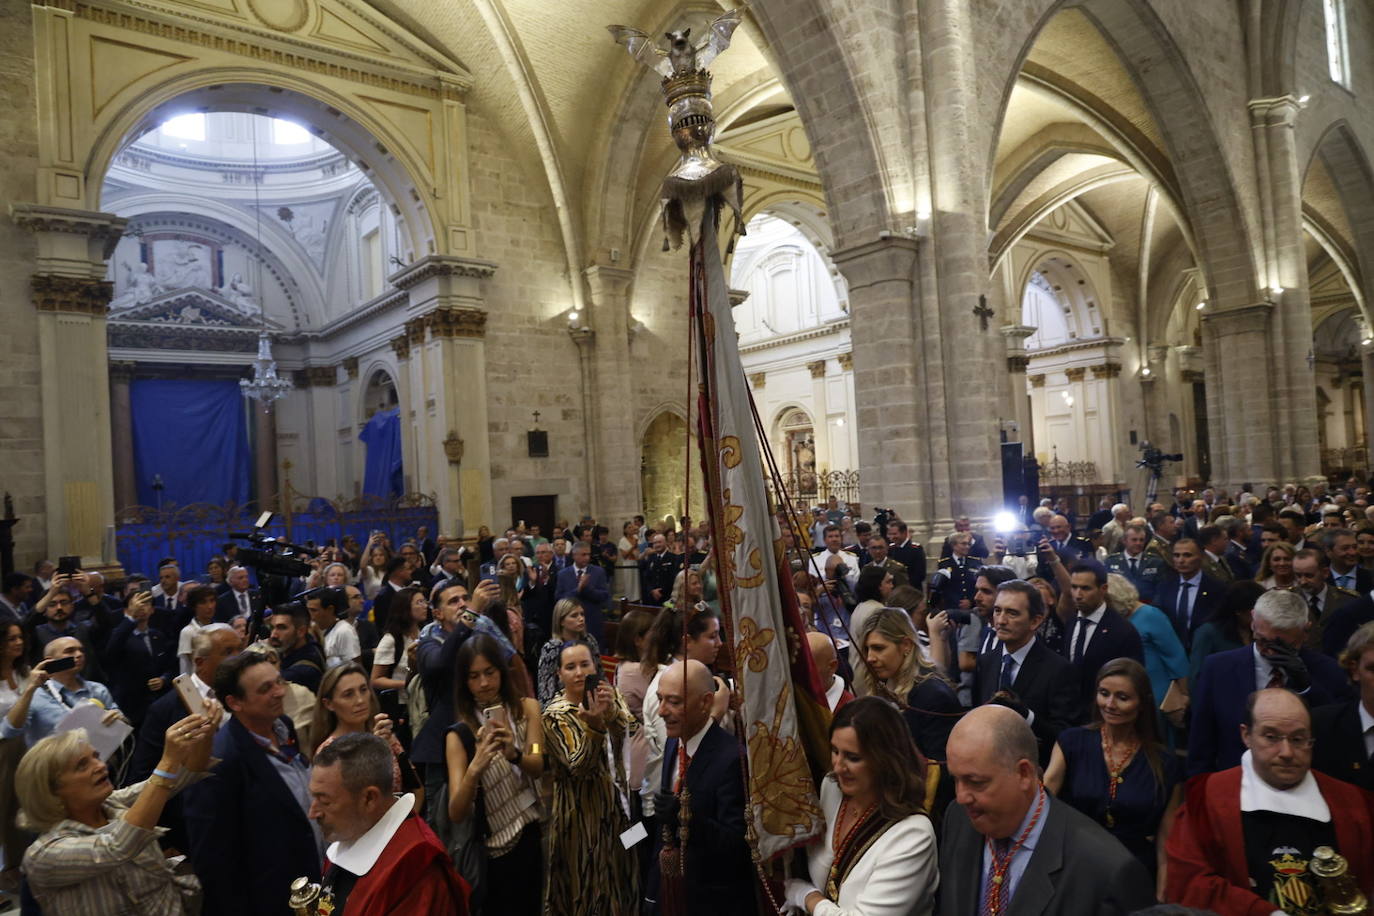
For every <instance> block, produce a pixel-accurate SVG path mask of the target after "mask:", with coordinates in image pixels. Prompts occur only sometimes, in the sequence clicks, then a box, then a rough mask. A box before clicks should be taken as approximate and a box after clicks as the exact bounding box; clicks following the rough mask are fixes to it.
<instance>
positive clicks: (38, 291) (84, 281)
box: [32, 274, 114, 318]
mask: <svg viewBox="0 0 1374 916" xmlns="http://www.w3.org/2000/svg"><path fill="white" fill-rule="evenodd" d="M32 284H33V306H34V308H36V309H38V310H39V311H40V312H77V313H79V314H82V315H93V316H95V317H97V318H104V317H105V313H106V312H108V311H109V309H110V299H111V298H112V297H113V296H114V283H112V282H110V281H109V280H97V279H95V278H93V277H65V276H58V275H55V274H34V275H33V281H32Z"/></svg>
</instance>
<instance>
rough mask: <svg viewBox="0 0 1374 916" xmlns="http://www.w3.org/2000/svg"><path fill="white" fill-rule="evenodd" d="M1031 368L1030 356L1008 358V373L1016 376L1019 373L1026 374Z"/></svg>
mask: <svg viewBox="0 0 1374 916" xmlns="http://www.w3.org/2000/svg"><path fill="white" fill-rule="evenodd" d="M1029 367H1030V357H1029V356H1008V357H1007V371H1008V372H1011V373H1013V374H1015V373H1017V372H1025V371H1026V369H1028V368H1029Z"/></svg>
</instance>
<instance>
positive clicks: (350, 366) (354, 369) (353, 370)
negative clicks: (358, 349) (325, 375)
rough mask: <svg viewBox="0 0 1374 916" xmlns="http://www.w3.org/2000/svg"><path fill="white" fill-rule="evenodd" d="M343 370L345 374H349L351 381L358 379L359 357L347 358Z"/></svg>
mask: <svg viewBox="0 0 1374 916" xmlns="http://www.w3.org/2000/svg"><path fill="white" fill-rule="evenodd" d="M343 369H344V371H345V372H347V373H348V377H349V378H350V379H356V378H357V377H358V357H356V356H348V357H345V358H344V361H343Z"/></svg>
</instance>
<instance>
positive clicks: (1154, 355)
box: [1140, 347, 1182, 452]
mask: <svg viewBox="0 0 1374 916" xmlns="http://www.w3.org/2000/svg"><path fill="white" fill-rule="evenodd" d="M1145 355H1146V363H1145V366H1144V368H1143V369H1142V370H1141V373H1140V386H1141V390H1142V392H1143V395H1144V400H1145V439H1146V441H1147V442H1149V443H1150V444H1151V445H1154V446H1155V447H1156V448H1158V449H1159V450H1160V451H1164V452H1177V451H1179V450H1180V449H1181V448H1182V444H1181V443H1178V442H1174V441H1173V437H1172V435H1171V434H1170V430H1169V392H1170V391H1171V390H1172V383H1171V382H1170V381H1169V348H1168V347H1147V348H1146V350H1145ZM1145 369H1149V370H1150V371H1149V374H1148V375H1147V374H1146V373H1145V371H1144V370H1145Z"/></svg>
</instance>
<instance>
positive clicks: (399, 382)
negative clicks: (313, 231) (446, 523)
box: [358, 322, 443, 528]
mask: <svg viewBox="0 0 1374 916" xmlns="http://www.w3.org/2000/svg"><path fill="white" fill-rule="evenodd" d="M408 324H409V322H407V325H408ZM389 343H390V345H391V352H392V353H394V354H396V407H397V416H398V417H399V418H400V420H401V468H402V473H403V474H404V475H405V477H406V479H407V480H414V479H415V462H416V459H415V436H414V435H413V433H412V431H411V428H412V426H413V425H414V424H413V423H412V417H413V416H414V410H413V408H412V407H411V391H412V390H413V389H414V387H415V386H414V385H413V384H412V383H411V378H410V373H411V365H410V350H411V347H410V331H409V329H408V327H402V329H401V333H400V334H398V335H396V336H395V337H393V338H391V340H390V341H389ZM361 431H362V428H361V427H360V428H359V432H361ZM362 455H363V470H362V472H361V473H360V474H359V475H358V477H359V483H360V484H361V483H362V479H363V478H364V477H365V476H366V474H367V470H366V468H367V458H366V455H367V452H366V446H364V447H363V451H362ZM360 492H361V491H360ZM442 522H443V520H442V519H441V520H440V525H439V527H441V528H442V527H443V523H442Z"/></svg>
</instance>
